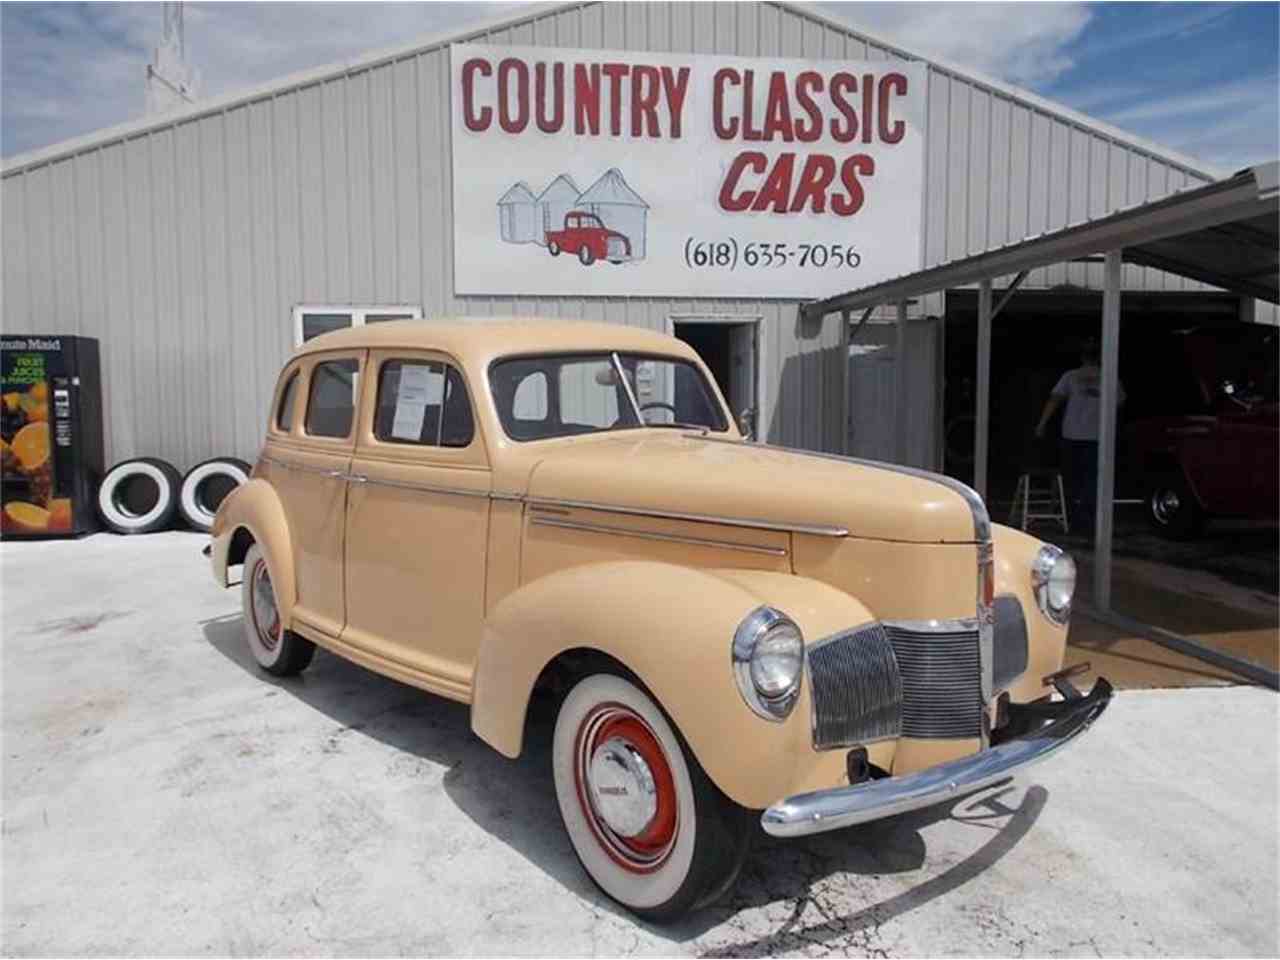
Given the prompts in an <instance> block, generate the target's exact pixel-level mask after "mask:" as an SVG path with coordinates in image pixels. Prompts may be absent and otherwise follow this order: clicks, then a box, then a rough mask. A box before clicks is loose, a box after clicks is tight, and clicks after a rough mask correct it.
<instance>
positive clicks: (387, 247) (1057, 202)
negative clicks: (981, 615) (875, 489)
mask: <svg viewBox="0 0 1280 960" xmlns="http://www.w3.org/2000/svg"><path fill="white" fill-rule="evenodd" d="M475 39H477V40H480V41H484V42H490V43H512V44H535V45H550V46H563V47H583V48H602V47H609V48H621V49H629V50H645V49H651V50H658V51H689V52H698V53H723V54H741V55H744V56H784V57H813V58H831V59H864V58H865V59H874V60H879V59H885V58H892V57H895V56H897V55H896V54H895V53H893V52H892V51H890V50H886V49H884V48H882V47H879V46H877V45H876V44H875V43H872V42H870V41H868V40H867V39H865V38H863V37H861V36H859V35H857V34H856V33H854V32H852V31H847V30H843V29H836V28H834V27H832V26H830V25H828V24H826V23H823V22H821V21H819V20H816V19H813V18H811V17H808V16H805V15H803V14H800V13H796V12H794V11H791V10H788V9H783V8H780V7H777V6H773V5H771V4H768V3H741V4H734V3H714V4H701V3H681V2H660V3H649V4H609V5H600V4H590V5H584V6H581V7H572V8H567V9H562V10H558V11H552V12H549V13H546V14H543V15H541V16H538V17H536V18H535V19H533V20H531V21H526V22H523V23H516V24H513V25H512V26H510V27H508V28H503V29H495V30H492V31H490V32H489V33H488V34H487V35H485V36H477V37H476V38H475ZM928 85H929V88H928V98H929V99H928V131H927V137H928V151H929V153H928V157H927V159H926V192H925V196H924V197H923V198H922V202H923V209H924V216H925V224H924V243H923V256H924V260H925V263H926V264H934V263H938V262H940V261H941V260H944V259H947V258H950V257H954V256H960V255H964V254H966V253H972V252H975V251H977V250H980V249H982V248H983V247H985V246H988V245H996V244H1000V243H1005V242H1010V241H1015V240H1019V239H1021V238H1022V237H1024V236H1026V235H1027V234H1028V233H1031V232H1038V231H1040V230H1044V229H1053V228H1055V227H1059V226H1062V225H1064V224H1066V223H1069V222H1072V221H1075V220H1079V219H1081V218H1082V217H1083V216H1085V215H1086V214H1087V213H1091V214H1093V215H1097V214H1098V213H1100V212H1105V211H1106V210H1108V209H1111V208H1113V207H1114V206H1116V205H1121V204H1128V203H1133V202H1137V201H1138V200H1142V199H1150V198H1155V197H1158V196H1162V195H1164V194H1166V193H1167V192H1169V191H1170V190H1172V189H1176V188H1177V187H1179V186H1181V185H1183V184H1184V183H1186V182H1187V177H1186V174H1185V172H1184V171H1182V170H1181V169H1179V168H1177V167H1176V166H1175V165H1173V164H1170V163H1166V162H1164V161H1162V160H1160V159H1158V158H1156V157H1151V156H1148V155H1146V154H1145V153H1143V152H1141V151H1137V150H1133V149H1130V148H1127V147H1124V146H1121V145H1117V144H1113V143H1112V142H1111V141H1110V140H1109V139H1107V138H1105V137H1102V136H1099V135H1097V134H1095V133H1094V132H1092V131H1089V130H1085V129H1083V128H1081V127H1079V126H1077V125H1075V124H1074V123H1072V122H1071V121H1069V120H1066V119H1063V118H1056V117H1050V116H1049V115H1048V114H1047V113H1045V112H1044V111H1042V110H1038V109H1033V108H1032V107H1030V106H1028V105H1025V104H1022V103H1017V102H1015V101H1014V100H1013V99H1012V98H1011V97H1010V96H1009V95H1007V94H1004V93H1002V92H1000V91H994V90H988V89H986V88H985V87H983V86H981V85H980V84H976V83H974V82H971V81H969V80H967V79H965V78H961V77H956V76H953V75H951V74H950V73H948V72H946V71H944V70H940V69H938V68H931V69H930V71H929V80H928ZM449 91H450V76H449V54H448V48H447V47H435V48H430V49H425V50H421V51H418V52H415V53H409V54H404V55H402V56H400V57H399V58H397V59H395V60H393V61H390V62H386V63H381V64H375V65H371V66H368V67H359V68H355V69H353V70H352V71H350V72H347V73H344V74H341V75H338V76H335V77H330V78H326V79H323V80H312V81H310V82H309V83H307V84H306V85H304V86H302V87H300V88H285V89H280V90H277V91H275V92H273V93H269V94H263V95H261V96H259V97H258V98H257V99H255V100H253V101H252V102H249V103H242V104H237V105H233V106H230V107H227V108H226V109H224V110H221V111H218V112H216V113H213V114H210V115H208V116H203V117H198V118H193V119H184V120H181V121H179V122H177V123H176V124H173V125H170V126H165V127H158V128H155V129H152V130H149V131H146V132H142V133H138V134H136V135H134V136H133V138H132V139H130V140H129V141H127V142H109V143H103V144H99V145H95V146H90V147H86V148H85V149H84V150H82V151H80V152H79V153H78V154H77V155H75V156H74V157H69V158H63V159H58V160H54V161H51V162H49V163H45V164H41V165H38V166H35V167H32V168H30V169H28V170H25V171H19V172H15V173H12V174H10V175H7V176H6V177H5V178H4V181H3V193H2V195H0V203H2V204H3V212H4V216H3V231H2V233H3V259H4V264H3V281H4V290H3V297H4V301H3V309H4V314H3V321H4V326H5V329H6V330H14V331H30V332H35V333H51V332H81V333H85V334H89V335H93V336H97V337H99V338H101V340H102V341H103V358H104V371H105V375H104V399H105V401H106V404H107V423H108V427H109V432H108V438H107V455H108V458H109V459H111V460H113V461H114V460H118V459H122V458H124V457H127V456H136V455H147V454H150V455H158V456H161V457H164V458H166V459H168V460H171V461H173V462H174V463H175V465H177V466H178V467H179V468H185V467H189V466H191V465H192V464H194V463H195V462H197V461H198V460H201V459H204V458H207V457H209V456H213V455H218V454H237V455H239V456H242V457H251V456H252V455H253V454H254V453H255V451H256V448H257V445H258V443H259V442H260V439H261V435H262V430H263V425H264V423H265V417H266V405H267V402H268V398H269V397H270V394H271V390H272V387H273V385H274V382H275V377H276V374H277V372H278V370H279V367H280V365H281V363H282V362H283V360H284V358H285V357H286V356H287V355H288V353H289V350H290V348H291V344H292V330H291V324H290V310H291V308H292V306H293V305H294V304H296V303H299V302H304V301H319V302H323V301H329V302H338V303H341V302H353V303H378V302H381V303H394V302H409V303H421V305H422V307H423V309H424V311H425V312H426V313H427V314H428V315H433V314H437V315H438V314H442V313H456V314H462V315H485V314H492V313H515V314H519V315H544V316H567V317H579V318H585V319H599V320H605V321H608V322H614V323H623V324H627V325H631V326H642V327H648V328H650V329H657V330H661V329H663V328H664V327H665V325H666V322H667V318H668V317H669V316H671V315H672V314H676V313H679V314H694V313H705V314H716V313H741V314H744V315H748V316H751V315H760V316H762V317H763V318H764V324H763V327H762V335H763V338H764V352H765V358H764V359H765V366H764V368H763V369H762V371H761V375H762V376H763V377H764V378H765V394H766V401H765V405H764V409H763V410H762V411H761V416H760V422H761V424H762V427H763V428H764V431H765V433H766V435H767V436H768V438H769V439H770V440H772V441H775V442H781V443H786V444H796V445H805V446H811V447H826V448H828V449H837V448H838V447H839V444H840V442H841V434H842V433H843V431H844V426H845V425H844V424H843V423H841V422H840V411H841V404H840V396H839V389H838V387H837V384H838V383H839V377H840V367H841V364H842V363H843V360H844V358H843V357H842V356H841V355H840V353H841V351H840V330H839V324H838V322H836V321H835V320H834V319H831V320H828V322H827V323H826V324H824V325H823V326H822V327H820V328H802V327H801V325H800V323H799V319H798V311H797V305H796V304H795V303H791V302H777V301H750V300H721V301H706V300H701V301H694V300H687V299H686V300H682V299H662V298H654V299H650V298H631V299H628V298H603V299H584V298H576V297H563V298H560V297H514V298H511V297H505V298H496V297H458V296H456V295H455V294H454V292H453V250H452V189H453V185H452V168H451V162H450V129H451V128H450V116H449ZM1040 273H1041V275H1040V276H1038V277H1033V278H1032V282H1037V283H1062V282H1071V283H1079V284H1083V283H1086V282H1091V283H1092V284H1093V285H1095V286H1096V285H1098V284H1099V282H1100V272H1099V271H1098V270H1096V269H1094V268H1093V267H1091V266H1088V267H1087V266H1086V265H1082V264H1072V265H1066V266H1058V267H1054V268H1052V269H1051V270H1049V271H1041V272H1040ZM1126 282H1127V283H1130V284H1132V285H1133V286H1135V287H1138V286H1143V287H1147V288H1154V289H1165V288H1169V287H1172V286H1174V285H1175V284H1176V285H1181V281H1176V280H1171V279H1170V278H1167V277H1166V276H1165V275H1163V274H1161V273H1159V272H1158V271H1154V270H1146V269H1143V268H1127V269H1126ZM921 309H922V311H923V312H924V313H926V314H938V313H941V310H942V300H941V297H940V296H931V297H928V298H925V299H924V301H923V302H922V304H921ZM1260 312H1261V311H1260ZM933 362H934V359H933V357H932V356H931V357H930V358H928V364H932V363H933ZM929 369H931V367H930V368H929ZM925 373H927V370H926V368H925V366H921V368H920V369H919V370H913V371H909V373H908V376H910V377H913V378H914V377H916V376H917V375H924V374H925ZM915 426H916V427H917V428H918V429H921V430H928V429H931V428H930V427H928V426H927V425H922V424H916V425H915ZM913 449H915V447H914V445H913ZM914 456H915V455H914V454H913V457H914Z"/></svg>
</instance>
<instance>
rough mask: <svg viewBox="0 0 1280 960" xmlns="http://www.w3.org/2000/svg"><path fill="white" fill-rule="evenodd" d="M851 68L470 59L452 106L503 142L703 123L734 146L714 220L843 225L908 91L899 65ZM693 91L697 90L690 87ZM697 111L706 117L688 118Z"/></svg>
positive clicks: (647, 133) (679, 130)
mask: <svg viewBox="0 0 1280 960" xmlns="http://www.w3.org/2000/svg"><path fill="white" fill-rule="evenodd" d="M663 59H664V60H668V59H670V57H669V56H664V57H663ZM857 66H858V67H860V68H862V69H859V70H857V71H854V70H850V69H849V67H848V64H847V63H844V62H841V61H832V62H831V65H830V67H829V68H823V67H820V66H818V65H808V68H807V69H763V68H757V67H755V66H751V65H747V64H745V63H741V64H740V63H726V64H724V65H721V66H719V67H718V68H716V69H715V70H714V71H705V70H703V71H698V70H695V69H694V68H693V66H691V65H680V64H678V63H677V64H662V65H658V64H654V63H652V62H645V61H643V60H636V61H632V62H627V61H624V60H622V59H619V58H617V57H616V56H615V55H610V56H608V58H606V59H599V60H593V59H588V58H581V57H577V58H573V59H566V58H561V57H555V56H548V57H547V58H545V59H538V58H531V57H528V56H526V55H510V54H508V55H505V56H504V55H490V54H488V53H486V54H473V55H471V56H468V57H467V58H466V59H464V60H463V61H462V63H461V71H460V77H459V79H460V88H461V89H460V92H461V103H460V104H458V105H456V106H457V107H460V112H461V120H462V122H463V124H464V125H465V127H466V129H467V130H468V131H471V132H473V133H490V134H492V133H494V132H498V131H500V132H501V133H503V134H506V135H509V136H511V137H513V138H517V137H528V136H538V135H539V134H541V135H546V136H556V137H565V136H570V137H582V138H601V137H604V138H614V139H617V138H626V139H630V140H633V141H638V140H663V139H667V140H680V139H681V138H683V137H686V136H688V135H689V133H690V131H691V125H693V124H698V123H701V124H705V125H706V126H707V128H708V129H706V130H704V131H699V132H701V133H702V134H703V135H704V136H706V135H708V134H709V135H710V137H712V138H714V139H715V140H716V141H719V142H721V143H723V144H726V145H728V144H737V145H740V146H741V149H740V150H739V151H738V152H737V153H736V154H735V155H734V156H733V157H732V159H731V160H730V162H729V163H728V164H727V169H725V170H724V171H723V175H722V178H721V181H720V185H719V190H718V192H717V197H716V202H717V205H718V206H719V209H720V210H721V211H723V212H725V213H744V212H748V211H750V212H754V213H763V212H768V213H773V214H797V213H801V212H811V213H816V214H823V213H827V212H828V211H829V212H830V213H832V214H835V215H837V216H840V217H850V216H853V215H854V214H856V213H857V212H858V211H859V210H860V209H862V207H863V204H864V202H865V199H866V192H867V191H868V190H869V189H872V184H873V183H874V178H875V176H876V172H877V157H876V155H875V154H874V153H873V152H870V151H868V150H866V149H865V145H872V144H874V145H876V146H877V147H879V148H880V150H878V151H876V152H875V153H878V154H879V156H880V158H881V160H882V161H883V159H884V156H885V154H884V152H883V151H884V148H892V147H893V146H895V145H897V144H899V143H900V142H902V141H903V139H904V137H905V136H906V134H907V129H908V128H907V124H906V123H905V122H904V121H903V119H902V118H901V116H900V115H899V107H900V105H901V103H902V102H903V99H904V98H906V97H909V96H910V95H912V94H914V93H916V91H915V90H913V89H912V80H911V77H909V76H908V72H907V71H906V70H904V69H902V65H898V64H893V63H884V64H880V63H874V64H872V63H863V64H858V65H857ZM867 68H876V69H867ZM699 81H701V82H702V83H703V84H705V87H706V89H705V90H699V89H697V85H698V83H699ZM700 102H701V103H704V104H707V105H709V109H707V108H706V107H703V108H702V109H698V104H699V103H700ZM765 147H773V148H774V149H771V150H767V151H766V150H765V149H764V148H765Z"/></svg>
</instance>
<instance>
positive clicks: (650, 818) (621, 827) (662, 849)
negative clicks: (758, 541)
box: [573, 703, 679, 873]
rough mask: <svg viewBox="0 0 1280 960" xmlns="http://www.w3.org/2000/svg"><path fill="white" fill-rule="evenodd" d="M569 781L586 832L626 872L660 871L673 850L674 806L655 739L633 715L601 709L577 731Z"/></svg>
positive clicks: (617, 707)
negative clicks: (572, 786) (575, 790)
mask: <svg viewBox="0 0 1280 960" xmlns="http://www.w3.org/2000/svg"><path fill="white" fill-rule="evenodd" d="M574 754H575V758H574V770H573V777H574V783H575V785H576V789H577V793H578V802H579V804H580V805H581V807H582V812H583V815H584V816H585V817H586V820H587V825H588V826H589V827H590V828H591V832H592V833H594V834H595V837H596V839H597V840H598V841H600V845H601V847H603V848H604V851H605V853H606V854H607V855H608V856H609V858H610V859H611V860H613V862H614V863H616V864H617V865H618V866H620V867H622V869H624V870H626V871H628V872H630V873H652V872H653V871H654V870H657V869H659V868H660V867H661V866H662V864H663V863H664V862H665V861H666V859H667V856H668V855H669V854H670V853H671V851H672V849H673V848H674V847H675V843H676V835H677V834H678V832H679V822H678V821H679V817H678V807H679V803H678V801H677V798H676V786H675V779H674V777H673V775H672V772H671V767H670V764H669V762H668V761H667V757H666V753H665V752H664V750H663V748H662V744H661V743H659V742H658V738H657V735H656V734H654V732H653V730H652V729H651V728H650V727H649V725H648V724H647V723H645V721H644V720H643V718H641V717H640V716H639V715H638V714H637V713H636V712H635V711H634V710H632V709H630V708H629V707H626V706H623V705H622V704H618V703H607V704H601V705H600V706H598V707H596V708H595V709H594V710H592V711H591V713H589V714H588V715H587V716H586V717H585V718H584V719H583V721H582V724H581V726H580V727H579V729H578V736H577V743H576V744H575V746H574Z"/></svg>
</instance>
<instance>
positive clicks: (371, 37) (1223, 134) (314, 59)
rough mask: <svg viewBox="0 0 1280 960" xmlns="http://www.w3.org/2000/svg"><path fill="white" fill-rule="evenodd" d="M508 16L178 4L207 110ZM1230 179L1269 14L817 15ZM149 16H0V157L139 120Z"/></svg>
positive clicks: (979, 10) (1249, 157)
mask: <svg viewBox="0 0 1280 960" xmlns="http://www.w3.org/2000/svg"><path fill="white" fill-rule="evenodd" d="M516 6H518V4H514V3H500V4H482V3H432V4H422V5H413V4H355V3H329V4H283V3H242V4H205V3H188V4H187V14H186V17H187V36H188V41H187V43H188V50H189V55H190V59H192V60H193V61H194V63H195V65H196V67H197V68H198V69H199V71H200V74H201V78H202V84H201V90H202V93H203V94H204V95H206V96H213V95H218V94H223V93H228V92H231V91H234V90H236V89H237V88H241V87H245V86H252V85H256V84H259V83H263V82H266V81H269V80H272V79H274V78H276V77H279V76H282V75H284V74H286V73H289V72H292V71H295V70H301V69H306V68H308V67H315V66H320V65H323V64H327V63H332V62H335V61H339V60H345V59H349V58H351V57H354V56H358V55H359V54H361V53H362V52H365V51H368V50H372V49H377V48H379V47H384V46H390V45H393V44H398V43H402V42H405V41H407V40H411V39H412V38H413V37H415V36H417V35H419V34H424V33H433V32H438V31H441V30H447V29H451V28H453V27H456V26H462V25H465V24H467V23H469V22H472V21H475V20H478V19H483V18H486V17H491V16H494V15H497V14H500V13H503V12H506V11H508V10H510V9H511V8H513V7H516ZM816 6H818V7H819V8H821V9H824V10H825V12H826V13H828V14H829V15H830V16H832V17H835V18H838V19H843V20H847V21H848V22H849V23H850V24H852V25H854V26H855V27H856V26H859V25H861V26H863V27H864V28H866V29H868V30H871V31H873V32H877V33H880V34H883V35H886V36H888V37H890V38H892V39H894V40H896V41H897V42H899V43H900V44H901V45H902V46H903V47H906V48H907V49H912V50H917V51H919V52H921V53H931V54H934V55H937V56H941V57H944V58H946V59H948V60H950V61H952V62H953V63H956V64H958V65H961V66H964V67H968V68H971V69H974V70H977V71H980V72H982V73H985V74H987V75H989V76H993V77H997V78H1000V79H1003V80H1007V81H1009V82H1011V83H1015V84H1018V85H1019V86H1023V87H1026V88H1028V89H1031V90H1034V91H1035V92H1037V93H1039V94H1042V95H1043V96H1046V97H1049V98H1051V99H1054V100H1057V101H1060V102H1062V103H1065V104H1067V105H1068V106H1071V107H1074V108H1076V109H1077V110H1079V111H1081V112H1083V113H1087V114H1089V115H1091V116H1095V117H1098V118H1099V119H1102V120H1105V121H1107V122H1109V123H1111V124H1113V125H1115V126H1118V127H1120V128H1122V129H1125V130H1128V131H1132V132H1133V133H1136V134H1138V135H1140V136H1143V137H1146V138H1148V139H1150V140H1154V141H1156V142H1157V143H1161V144H1164V145H1166V146H1169V147H1172V148H1174V149H1176V150H1179V151H1182V152H1183V153H1186V154H1189V155H1190V156H1192V157H1195V158H1198V159H1200V160H1202V161H1204V162H1206V163H1208V164H1212V165H1214V166H1217V167H1219V168H1221V169H1223V170H1226V171H1231V170H1235V169H1238V168H1240V167H1243V166H1247V165H1249V164H1252V163H1258V162H1262V161H1265V160H1268V159H1274V158H1276V157H1277V156H1278V155H1280V133H1278V128H1280V93H1278V91H1280V76H1278V65H1277V64H1278V60H1280V39H1278V38H1280V5H1277V4H1275V3H1258V4H1236V3H1186V4H1181V3H1141V4H1137V3H1135V4H1107V3H1103V4H1092V3H1089V4H1086V3H1010V4H999V3H819V4H816ZM160 29H161V9H160V6H159V4H141V3H111V4H73V3H68V4H43V3H5V4H4V5H3V6H0V153H3V155H4V156H6V157H8V156H13V155H14V154H17V153H22V152H25V151H27V150H32V149H35V148H37V147H42V146H46V145H48V144H51V143H57V142H59V141H61V140H65V139H68V138H70V137H74V136H78V135H80V134H84V133H88V132H91V131H93V130H96V129H99V128H102V127H106V126H110V125H112V124H116V123H120V122H123V121H125V120H130V119H134V118H136V117H138V116H140V115H141V113H142V107H143V78H144V74H145V68H146V64H147V62H148V59H149V57H150V53H151V47H153V46H154V45H155V43H156V42H157V41H158V40H159V36H160Z"/></svg>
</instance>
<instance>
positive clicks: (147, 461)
mask: <svg viewBox="0 0 1280 960" xmlns="http://www.w3.org/2000/svg"><path fill="white" fill-rule="evenodd" d="M180 480H181V474H179V473H178V471H177V470H175V469H174V468H173V466H172V465H171V464H169V463H166V462H165V461H163V460H158V459H156V458H154V457H139V458H138V459H135V460H125V461H122V462H121V463H117V464H116V465H115V466H114V467H112V468H111V469H110V470H108V471H107V475H106V476H105V477H103V478H102V483H101V484H100V485H99V487H98V516H99V517H101V519H102V522H103V523H104V524H105V525H106V527H107V529H109V530H112V531H114V532H115V533H154V532H156V531H157V530H164V529H167V528H168V527H169V526H170V524H172V523H173V515H174V513H175V512H176V511H177V509H178V487H179V484H180Z"/></svg>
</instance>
